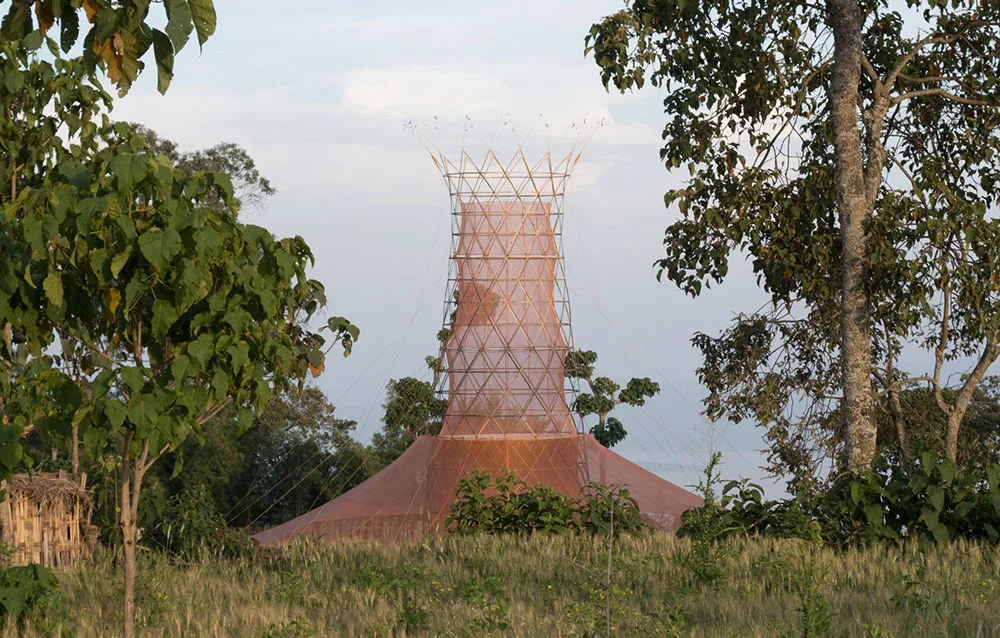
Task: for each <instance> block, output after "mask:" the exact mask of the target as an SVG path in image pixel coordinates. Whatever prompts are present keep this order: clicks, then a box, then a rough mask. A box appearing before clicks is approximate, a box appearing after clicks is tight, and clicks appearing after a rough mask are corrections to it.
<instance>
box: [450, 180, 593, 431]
mask: <svg viewBox="0 0 1000 638" xmlns="http://www.w3.org/2000/svg"><path fill="white" fill-rule="evenodd" d="M460 210H461V226H460V232H459V239H458V243H457V246H456V250H455V255H454V259H455V262H456V264H457V271H458V304H457V309H456V314H455V321H454V325H453V328H452V335H451V337H450V338H449V340H448V343H447V350H446V354H447V357H448V411H447V413H446V414H445V418H444V425H443V426H442V428H441V436H509V435H529V436H530V435H538V434H549V435H552V434H560V435H568V436H573V435H575V434H576V427H575V426H574V424H573V419H572V417H571V416H570V413H569V409H568V408H567V406H566V396H565V394H564V391H563V378H564V374H563V361H564V359H565V358H566V352H567V350H568V346H567V344H566V340H565V339H564V338H563V335H562V330H561V327H560V323H559V318H558V316H557V315H556V309H555V272H556V263H557V262H558V260H559V250H558V247H557V245H556V241H555V238H554V237H553V230H552V223H551V221H550V217H551V215H550V206H548V205H545V204H542V203H539V202H534V203H530V204H526V203H524V202H522V201H521V200H520V199H513V200H506V201H495V200H494V201H490V202H489V203H480V202H478V201H473V202H469V203H464V204H462V205H461V208H460Z"/></svg>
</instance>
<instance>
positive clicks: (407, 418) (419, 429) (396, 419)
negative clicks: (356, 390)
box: [370, 377, 448, 465]
mask: <svg viewBox="0 0 1000 638" xmlns="http://www.w3.org/2000/svg"><path fill="white" fill-rule="evenodd" d="M385 392H386V396H385V404H384V405H383V407H384V408H385V415H384V416H383V417H382V422H383V424H384V425H383V427H382V429H381V431H379V432H376V433H375V434H374V435H373V436H372V443H371V448H370V450H371V453H372V454H374V455H375V456H376V457H377V458H378V459H379V461H380V463H381V464H382V465H388V464H389V463H392V462H393V461H394V460H396V459H397V458H398V457H399V455H401V454H402V453H403V452H405V451H406V449H407V448H409V447H410V445H411V444H412V443H413V442H414V441H415V440H417V437H419V436H423V435H430V436H436V435H437V434H438V433H439V432H440V431H441V424H442V422H443V420H444V413H445V411H446V410H447V409H448V401H447V400H446V399H440V398H438V397H437V394H436V393H435V392H434V386H433V385H431V384H430V383H429V382H427V381H421V380H420V379H415V378H413V377H404V378H402V379H398V380H397V379H392V380H390V381H389V383H388V385H386V387H385Z"/></svg>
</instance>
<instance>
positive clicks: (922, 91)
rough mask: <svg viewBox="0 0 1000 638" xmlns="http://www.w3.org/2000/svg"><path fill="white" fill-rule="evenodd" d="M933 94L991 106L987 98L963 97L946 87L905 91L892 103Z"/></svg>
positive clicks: (956, 100) (962, 102)
mask: <svg viewBox="0 0 1000 638" xmlns="http://www.w3.org/2000/svg"><path fill="white" fill-rule="evenodd" d="M932 95H940V96H942V97H945V98H947V99H949V100H951V101H953V102H958V103H959V104H972V105H973V106H991V103H990V102H987V101H986V100H978V99H973V98H968V97H962V96H961V95H955V94H954V93H952V92H951V91H948V90H946V89H940V88H938V89H920V90H919V91H910V92H909V93H903V94H901V95H897V96H896V97H894V98H892V101H891V102H890V103H891V104H894V105H895V104H899V103H901V102H905V101H906V100H910V99H913V98H915V97H929V96H932Z"/></svg>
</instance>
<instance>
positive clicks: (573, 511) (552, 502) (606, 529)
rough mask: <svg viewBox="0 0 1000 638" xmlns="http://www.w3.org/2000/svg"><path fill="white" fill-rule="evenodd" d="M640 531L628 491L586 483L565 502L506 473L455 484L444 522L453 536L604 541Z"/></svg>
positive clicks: (476, 475) (475, 475)
mask: <svg viewBox="0 0 1000 638" xmlns="http://www.w3.org/2000/svg"><path fill="white" fill-rule="evenodd" d="M645 527H646V526H645V524H644V523H643V522H642V517H641V516H640V514H639V504H638V503H637V502H636V500H635V499H634V498H632V496H631V495H630V494H629V491H628V489H625V488H622V487H620V486H609V485H601V484H599V483H589V484H588V485H586V486H585V487H584V489H583V493H582V494H581V496H580V497H579V498H571V497H569V496H566V495H565V494H561V493H559V492H557V491H556V490H554V489H553V488H551V487H549V486H547V485H545V484H543V483H536V484H535V485H534V487H528V484H527V483H525V482H524V481H522V480H520V479H518V478H517V477H515V476H514V473H513V472H511V471H508V472H504V473H501V474H499V475H497V476H496V478H493V476H492V474H491V473H490V472H485V471H482V470H474V471H472V472H469V473H468V474H467V475H466V476H465V477H464V478H463V479H462V480H461V481H460V482H459V485H458V491H457V493H456V495H455V502H454V503H453V504H452V507H451V514H450V516H449V517H448V529H449V531H450V532H451V533H453V534H477V533H485V534H509V533H531V532H543V533H556V534H565V533H568V532H577V533H587V534H593V535H600V536H604V537H607V536H609V535H611V534H614V535H618V534H626V533H635V532H638V531H640V530H642V529H644V528H645Z"/></svg>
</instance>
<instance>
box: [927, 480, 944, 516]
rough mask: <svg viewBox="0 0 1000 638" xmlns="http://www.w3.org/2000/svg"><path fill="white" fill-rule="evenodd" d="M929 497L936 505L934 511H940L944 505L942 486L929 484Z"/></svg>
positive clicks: (932, 503) (933, 504)
mask: <svg viewBox="0 0 1000 638" xmlns="http://www.w3.org/2000/svg"><path fill="white" fill-rule="evenodd" d="M927 498H928V500H929V501H930V503H931V505H932V506H933V507H934V511H936V512H940V511H941V508H943V507H944V490H943V489H941V487H940V486H938V485H928V486H927Z"/></svg>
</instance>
